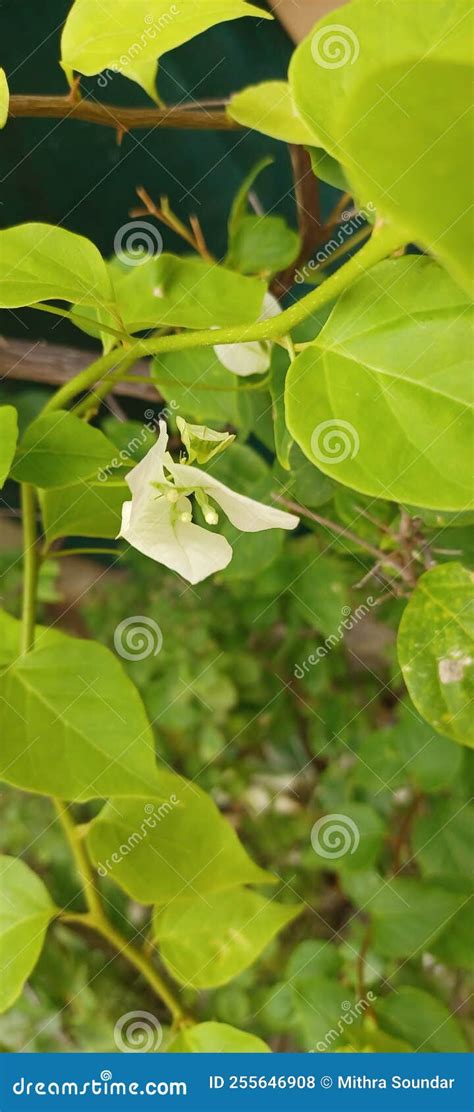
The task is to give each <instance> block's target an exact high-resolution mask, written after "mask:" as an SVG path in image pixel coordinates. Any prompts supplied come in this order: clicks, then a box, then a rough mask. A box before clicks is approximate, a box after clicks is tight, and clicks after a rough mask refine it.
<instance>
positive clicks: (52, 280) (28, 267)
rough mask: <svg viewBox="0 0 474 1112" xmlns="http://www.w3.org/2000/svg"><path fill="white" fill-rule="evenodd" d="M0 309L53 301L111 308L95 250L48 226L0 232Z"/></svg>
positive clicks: (104, 273)
mask: <svg viewBox="0 0 474 1112" xmlns="http://www.w3.org/2000/svg"><path fill="white" fill-rule="evenodd" d="M0 258H1V260H2V271H1V274H0V308H2V309H5V308H14V307H15V306H19V305H34V304H35V303H36V302H38V301H47V300H48V299H50V298H56V299H58V300H60V301H72V302H76V303H77V304H78V305H96V306H97V305H103V306H105V305H110V304H111V302H112V289H111V286H110V280H109V276H108V273H107V268H106V265H105V262H104V260H103V258H102V256H101V255H100V254H99V252H98V250H97V247H94V244H93V243H91V242H90V240H88V239H84V237H83V236H78V235H75V233H74V232H68V231H66V229H65V228H55V227H53V225H51V224H19V225H18V227H16V228H7V229H6V230H5V231H2V232H0Z"/></svg>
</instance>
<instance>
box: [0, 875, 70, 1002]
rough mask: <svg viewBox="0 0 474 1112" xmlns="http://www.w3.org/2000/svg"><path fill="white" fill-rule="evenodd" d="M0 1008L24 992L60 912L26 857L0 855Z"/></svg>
mask: <svg viewBox="0 0 474 1112" xmlns="http://www.w3.org/2000/svg"><path fill="white" fill-rule="evenodd" d="M0 894H1V900H0V1012H4V1011H6V1009H7V1008H10V1007H11V1005H12V1004H14V1002H15V1000H16V999H17V997H18V996H19V995H20V993H21V991H22V989H23V986H24V984H25V981H27V979H28V977H29V975H30V973H31V971H32V970H33V969H34V967H35V965H36V962H37V961H38V958H39V956H40V953H41V950H42V948H43V942H44V939H45V935H46V930H47V927H48V923H49V922H50V921H51V919H53V918H54V916H55V915H56V914H57V908H56V907H55V906H54V904H53V902H52V900H51V899H50V897H49V894H48V892H47V890H46V888H45V886H44V884H43V882H42V881H41V880H40V879H39V877H37V876H35V874H34V873H33V872H32V871H31V869H29V868H28V866H27V865H25V863H24V862H23V861H19V860H17V859H16V858H15V857H0Z"/></svg>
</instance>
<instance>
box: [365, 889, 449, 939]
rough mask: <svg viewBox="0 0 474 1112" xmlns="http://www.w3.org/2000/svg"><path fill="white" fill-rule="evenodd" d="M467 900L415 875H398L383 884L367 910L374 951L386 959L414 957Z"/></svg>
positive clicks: (446, 925) (442, 928) (446, 924)
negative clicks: (369, 917)
mask: <svg viewBox="0 0 474 1112" xmlns="http://www.w3.org/2000/svg"><path fill="white" fill-rule="evenodd" d="M465 901H466V896H465V894H464V893H459V892H450V891H447V890H445V889H444V888H441V886H436V885H434V884H426V883H424V882H421V881H419V880H416V879H415V878H414V877H396V878H395V879H393V880H390V882H389V883H388V884H385V885H383V886H381V887H380V889H379V891H378V892H377V893H376V894H375V896H374V897H373V898H372V899H371V900H370V903H369V904H368V905H367V908H366V910H367V911H369V913H370V915H371V916H372V919H373V931H372V942H373V947H374V950H375V951H376V952H377V953H379V954H382V955H383V957H386V958H403V957H407V956H410V957H413V956H414V955H415V954H416V953H418V952H420V951H422V950H428V951H429V950H430V947H431V944H432V942H433V941H434V939H435V938H436V937H437V935H438V934H441V931H443V930H444V929H445V928H446V927H449V923H450V921H451V919H452V918H453V917H454V915H455V914H456V913H457V912H458V911H459V910H460V908H461V907H462V905H463V904H464V903H465Z"/></svg>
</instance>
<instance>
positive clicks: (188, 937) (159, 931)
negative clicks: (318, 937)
mask: <svg viewBox="0 0 474 1112" xmlns="http://www.w3.org/2000/svg"><path fill="white" fill-rule="evenodd" d="M300 912H301V907H295V906H291V905H289V904H277V903H275V902H274V901H270V900H266V899H264V898H263V896H259V895H258V894H257V893H256V892H251V891H249V890H248V889H246V888H241V889H239V890H238V891H237V890H236V889H235V888H234V889H232V891H230V892H219V893H209V894H208V895H206V897H205V898H202V897H198V898H195V899H193V900H190V899H177V900H174V901H173V903H171V904H168V906H167V907H165V908H164V909H163V910H162V911H160V910H158V911H155V915H154V917H153V931H154V935H155V938H156V939H157V942H158V945H159V948H160V954H161V957H162V959H163V961H164V963H165V965H166V966H167V968H168V970H169V972H170V973H171V976H172V977H174V978H175V980H177V981H179V982H180V983H181V984H185V985H192V987H193V988H214V987H215V986H216V985H224V984H226V982H227V981H230V980H232V978H233V977H237V975H238V974H239V973H241V972H242V970H243V969H247V967H248V966H249V965H251V964H252V962H254V961H255V960H256V958H257V957H258V956H259V954H261V952H262V950H264V949H265V947H266V946H267V945H268V943H269V942H271V940H272V938H274V936H275V935H276V934H277V933H278V931H280V930H282V928H283V927H285V926H286V925H287V924H288V923H291V922H292V920H293V919H295V918H296V916H297V915H299V914H300Z"/></svg>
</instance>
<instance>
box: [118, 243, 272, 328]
mask: <svg viewBox="0 0 474 1112" xmlns="http://www.w3.org/2000/svg"><path fill="white" fill-rule="evenodd" d="M109 265H110V264H109ZM110 274H111V276H112V281H113V287H114V293H115V301H116V305H117V309H118V311H119V313H120V317H121V319H122V320H123V322H124V325H125V326H126V327H127V328H128V329H129V330H130V331H131V332H137V331H139V330H140V329H144V328H151V327H154V328H158V327H165V328H169V327H173V328H175V327H176V328H213V327H215V326H216V325H219V326H220V327H224V326H227V325H233V324H249V323H251V322H252V321H255V320H257V319H258V318H259V316H260V312H261V309H262V303H263V297H264V294H265V292H266V288H267V287H266V284H265V282H262V281H261V280H260V279H259V278H248V277H246V276H245V275H243V274H235V272H234V271H232V270H228V269H227V267H225V266H219V265H218V264H217V263H206V262H204V260H203V259H198V258H181V257H180V256H178V255H170V254H163V255H160V256H155V257H153V258H149V259H146V260H145V261H144V262H143V263H141V264H140V265H138V266H133V267H129V268H128V271H127V268H126V267H124V268H123V269H121V270H120V271H117V268H116V267H113V268H112V267H111V268H110Z"/></svg>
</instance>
